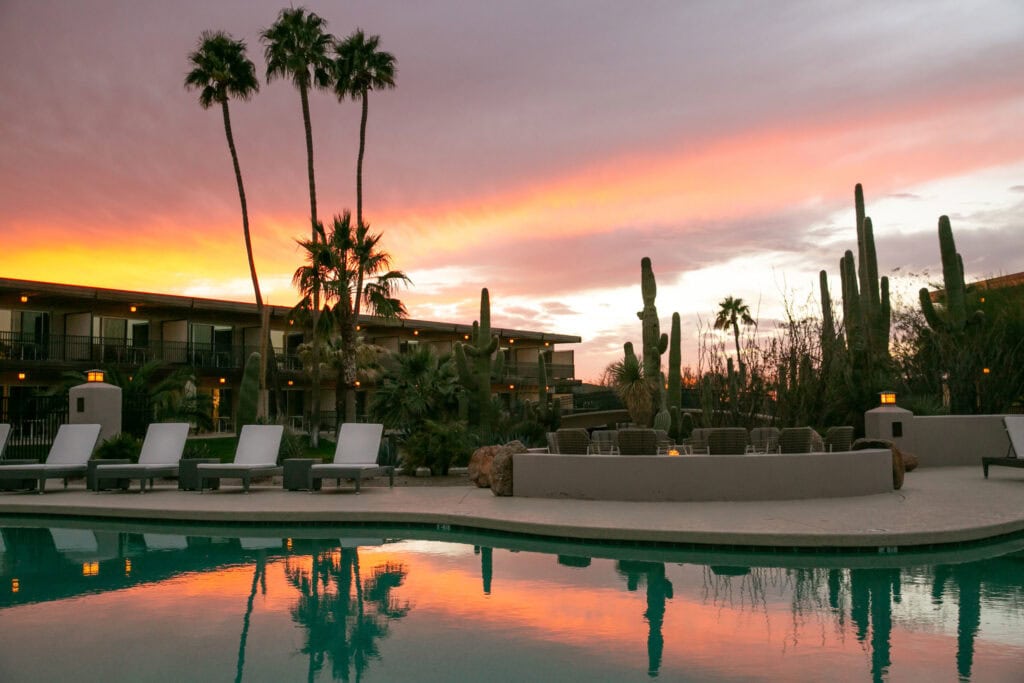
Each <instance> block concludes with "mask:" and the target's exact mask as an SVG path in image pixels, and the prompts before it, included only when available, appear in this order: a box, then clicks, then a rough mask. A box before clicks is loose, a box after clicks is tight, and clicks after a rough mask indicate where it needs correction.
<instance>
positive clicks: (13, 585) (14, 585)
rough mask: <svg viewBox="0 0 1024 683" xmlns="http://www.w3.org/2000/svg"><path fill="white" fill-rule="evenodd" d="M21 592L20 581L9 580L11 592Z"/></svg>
mask: <svg viewBox="0 0 1024 683" xmlns="http://www.w3.org/2000/svg"><path fill="white" fill-rule="evenodd" d="M20 590H21V581H19V580H18V579H11V592H12V593H17V592H18V591H20Z"/></svg>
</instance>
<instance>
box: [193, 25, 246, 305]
mask: <svg viewBox="0 0 1024 683" xmlns="http://www.w3.org/2000/svg"><path fill="white" fill-rule="evenodd" d="M188 59H189V63H190V64H191V65H192V70H191V71H189V72H188V75H187V76H185V87H186V88H187V89H190V90H199V104H200V106H202V108H203V109H209V108H210V107H212V106H213V105H214V104H219V105H220V109H221V113H222V114H223V116H224V135H225V136H226V137H227V139H228V150H229V151H230V152H231V163H232V164H233V165H234V168H235V182H236V183H237V184H238V199H239V201H240V202H241V204H242V235H243V236H244V237H245V253H246V256H247V257H248V259H249V274H250V275H251V276H252V288H253V291H254V293H255V294H256V307H257V309H259V310H262V309H263V297H262V296H261V295H260V282H259V279H258V278H257V277H256V262H255V261H254V259H253V255H252V237H251V235H250V232H249V210H248V208H247V206H246V202H245V186H244V185H243V184H242V170H241V167H240V166H239V164H238V152H237V151H236V150H235V138H234V136H233V135H232V133H231V114H230V112H229V111H228V100H229V99H230V98H232V97H236V98H238V99H240V100H243V101H245V100H248V99H249V98H250V97H252V96H253V94H254V93H256V92H259V89H260V84H259V81H258V80H257V79H256V66H255V65H254V64H253V63H252V60H250V59H249V58H248V57H247V56H246V54H245V43H244V42H243V41H241V40H235V39H234V38H232V37H231V36H230V35H229V34H227V33H225V32H223V31H204V32H203V34H202V36H201V37H200V39H199V45H198V46H197V48H196V50H195V52H193V53H192V54H190V55H189V56H188Z"/></svg>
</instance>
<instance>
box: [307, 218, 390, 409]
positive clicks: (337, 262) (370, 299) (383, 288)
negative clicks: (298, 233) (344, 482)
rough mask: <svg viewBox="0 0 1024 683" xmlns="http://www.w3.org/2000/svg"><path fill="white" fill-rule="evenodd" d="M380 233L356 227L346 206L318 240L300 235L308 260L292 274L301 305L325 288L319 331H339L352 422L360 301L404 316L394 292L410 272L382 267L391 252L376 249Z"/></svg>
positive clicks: (385, 313)
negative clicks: (353, 225)
mask: <svg viewBox="0 0 1024 683" xmlns="http://www.w3.org/2000/svg"><path fill="white" fill-rule="evenodd" d="M380 237H381V236H380V235H379V234H374V233H371V232H369V230H368V228H367V226H365V225H364V226H359V228H357V229H355V230H353V228H352V215H351V214H350V213H349V212H348V211H346V212H345V213H344V214H342V215H341V216H335V217H334V225H333V226H332V228H331V231H330V233H329V234H328V233H322V234H321V239H320V240H311V241H308V242H307V241H304V240H300V241H299V245H300V246H301V247H302V248H303V249H305V250H306V255H307V256H306V265H304V266H301V267H300V268H299V269H298V270H296V271H295V275H294V277H293V282H294V283H295V284H296V285H297V286H298V287H299V290H300V292H301V293H303V300H302V302H300V304H299V306H300V307H303V308H305V309H306V310H309V307H310V306H311V305H312V300H311V297H310V293H311V292H312V291H316V290H317V289H318V288H319V290H322V291H323V294H324V310H325V311H329V313H330V315H329V316H325V317H326V318H327V319H328V320H327V321H326V322H323V323H320V324H318V325H317V328H316V329H317V331H318V334H319V335H320V336H321V337H327V336H329V335H330V332H331V331H333V330H336V331H338V332H339V333H340V335H341V349H342V354H343V357H342V361H341V364H342V372H341V377H340V378H339V389H341V388H342V387H344V390H345V392H346V401H345V420H346V421H349V422H351V421H353V420H355V393H354V392H355V381H356V379H357V369H358V364H357V362H356V351H357V346H358V343H357V342H358V340H357V337H356V327H357V326H358V320H359V315H360V311H361V310H362V307H363V306H364V305H365V306H366V308H367V309H368V310H369V311H370V313H371V314H372V315H376V316H380V317H383V318H401V317H403V316H404V315H405V314H406V311H405V306H404V305H402V302H401V300H399V299H398V298H397V297H396V296H395V293H396V289H397V288H398V287H399V286H401V285H402V284H406V283H408V282H409V278H408V277H407V276H406V275H405V273H403V272H401V271H397V270H388V271H386V272H382V271H384V270H385V269H386V268H389V267H390V265H391V255H390V254H388V253H387V252H382V251H379V250H378V248H377V245H378V244H379V242H380ZM368 280H371V281H368ZM314 348H316V346H314ZM316 367H317V366H316V364H315V363H314V368H316Z"/></svg>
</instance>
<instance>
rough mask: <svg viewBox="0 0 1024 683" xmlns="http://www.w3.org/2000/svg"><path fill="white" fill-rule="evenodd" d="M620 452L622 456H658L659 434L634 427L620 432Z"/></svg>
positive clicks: (651, 430)
mask: <svg viewBox="0 0 1024 683" xmlns="http://www.w3.org/2000/svg"><path fill="white" fill-rule="evenodd" d="M619 452H620V453H622V455H656V454H657V453H658V433H657V432H656V431H655V430H653V429H644V428H641V427H633V428H630V429H620V430H619Z"/></svg>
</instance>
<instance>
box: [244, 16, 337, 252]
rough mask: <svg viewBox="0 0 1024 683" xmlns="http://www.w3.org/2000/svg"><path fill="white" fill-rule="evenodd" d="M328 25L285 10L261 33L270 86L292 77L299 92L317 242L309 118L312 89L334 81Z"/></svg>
mask: <svg viewBox="0 0 1024 683" xmlns="http://www.w3.org/2000/svg"><path fill="white" fill-rule="evenodd" d="M326 27H327V22H326V21H325V20H324V19H322V18H320V17H319V16H317V15H316V14H315V13H313V12H308V13H307V12H306V10H305V8H302V7H297V8H286V9H283V10H281V12H280V14H278V15H277V21H275V22H274V23H273V25H271V27H270V28H268V29H265V30H264V31H263V32H262V33H261V34H260V39H261V40H262V41H263V43H264V45H265V48H264V57H265V58H266V60H267V83H269V82H270V81H272V80H273V79H274V78H277V77H280V78H291V80H292V83H294V84H295V87H296V88H298V89H299V99H300V100H301V102H302V124H303V126H304V127H305V131H306V166H307V169H306V170H307V173H308V174H309V217H310V221H311V224H312V231H313V233H312V234H313V239H314V240H315V239H316V226H317V213H316V176H315V174H314V172H313V127H312V124H311V123H310V118H309V90H310V88H321V89H326V88H328V87H330V85H331V83H332V82H333V80H334V79H333V65H332V63H331V60H330V58H329V57H328V50H329V49H330V46H331V44H332V43H333V42H334V36H332V35H331V34H330V33H327V32H326V31H325V28H326Z"/></svg>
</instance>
